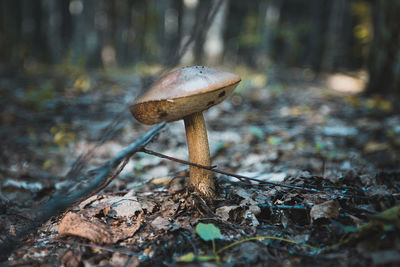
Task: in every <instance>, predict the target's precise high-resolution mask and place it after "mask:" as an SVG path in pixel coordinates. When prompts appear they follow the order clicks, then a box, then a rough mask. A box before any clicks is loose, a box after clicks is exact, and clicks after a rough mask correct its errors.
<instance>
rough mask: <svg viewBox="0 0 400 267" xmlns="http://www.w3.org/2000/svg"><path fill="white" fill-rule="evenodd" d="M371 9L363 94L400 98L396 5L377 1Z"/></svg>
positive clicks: (394, 0) (398, 11) (399, 36)
mask: <svg viewBox="0 0 400 267" xmlns="http://www.w3.org/2000/svg"><path fill="white" fill-rule="evenodd" d="M375 5H376V6H375V7H373V10H374V12H373V31H374V32H373V34H374V37H373V41H372V47H371V51H370V57H369V64H368V71H369V84H368V87H367V93H369V94H372V93H373V94H376V93H379V94H390V95H397V96H400V31H399V27H400V23H399V14H400V1H397V0H380V1H377V2H375Z"/></svg>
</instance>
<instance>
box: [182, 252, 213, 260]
mask: <svg viewBox="0 0 400 267" xmlns="http://www.w3.org/2000/svg"><path fill="white" fill-rule="evenodd" d="M195 260H199V261H210V260H215V256H200V255H199V256H197V258H196V255H194V253H193V252H189V253H187V254H185V255H182V256H180V257H178V258H176V261H177V262H193V261H195Z"/></svg>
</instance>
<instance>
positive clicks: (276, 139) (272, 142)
mask: <svg viewBox="0 0 400 267" xmlns="http://www.w3.org/2000/svg"><path fill="white" fill-rule="evenodd" d="M267 143H268V144H270V145H279V144H280V143H282V139H281V138H279V137H277V136H269V137H268V138H267Z"/></svg>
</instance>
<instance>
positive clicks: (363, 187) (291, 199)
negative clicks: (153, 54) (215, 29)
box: [0, 67, 400, 266]
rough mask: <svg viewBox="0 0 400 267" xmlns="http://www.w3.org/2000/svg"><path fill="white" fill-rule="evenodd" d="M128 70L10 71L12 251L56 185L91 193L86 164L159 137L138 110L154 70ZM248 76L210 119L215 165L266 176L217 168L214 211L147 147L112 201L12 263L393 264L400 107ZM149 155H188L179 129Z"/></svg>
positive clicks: (52, 229) (29, 244)
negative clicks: (150, 135) (135, 105)
mask: <svg viewBox="0 0 400 267" xmlns="http://www.w3.org/2000/svg"><path fill="white" fill-rule="evenodd" d="M131 71H132V70H131ZM131 71H124V70H119V71H112V72H111V71H109V72H100V71H92V72H86V71H82V70H76V69H69V68H61V67H60V68H52V70H51V71H50V70H48V69H46V68H45V69H42V68H40V67H37V68H32V69H28V70H26V71H25V72H24V73H19V74H17V75H13V76H8V77H6V76H3V77H0V90H1V98H0V105H1V110H0V111H1V114H0V120H1V128H0V138H1V140H2V141H1V150H0V162H1V166H0V189H1V191H0V200H1V203H0V242H3V245H4V242H8V241H7V240H8V239H7V237H10V236H11V237H12V236H13V235H17V233H18V231H19V229H21V228H23V227H24V226H26V225H29V224H30V223H32V221H31V220H32V219H33V218H35V213H37V212H38V207H39V209H40V207H43V206H41V205H42V204H43V203H46V201H48V200H49V199H50V197H51V196H53V195H54V194H55V192H57V191H62V190H66V188H65V187H66V186H68V187H70V185H71V181H73V182H74V183H76V184H78V186H81V187H82V186H85V183H84V180H85V181H87V180H90V179H91V176H90V174H91V172H90V170H91V169H93V168H95V167H98V166H101V165H102V164H104V163H105V162H106V161H107V160H109V159H111V158H113V157H114V156H115V155H116V154H117V153H118V152H120V151H121V150H123V149H124V148H125V147H126V146H127V145H129V144H130V143H132V142H134V141H135V140H137V139H139V138H140V137H141V136H142V135H143V134H144V133H145V132H146V131H148V130H149V129H151V128H152V127H150V126H145V125H142V124H139V123H138V122H137V121H135V120H134V119H133V117H132V116H131V115H130V113H129V110H128V105H129V103H130V102H131V101H132V100H133V99H134V98H135V97H136V96H137V95H138V94H139V90H138V88H140V87H141V86H142V83H143V81H142V79H141V78H140V77H141V76H142V75H145V74H146V73H148V72H152V71H153V70H152V68H148V70H147V69H145V70H144V71H143V69H141V71H143V72H142V73H141V72H140V71H138V72H137V73H138V75H131V74H130V73H132V72H131ZM231 71H234V70H231ZM237 71H238V74H239V75H241V76H242V78H243V80H242V82H241V85H240V86H239V87H238V88H237V90H236V93H234V94H233V95H232V96H231V97H230V98H228V99H227V100H226V101H225V102H223V103H221V104H220V105H218V106H215V107H213V108H211V109H210V110H209V111H207V112H205V119H206V123H207V127H208V136H209V143H210V150H211V155H212V163H213V165H216V166H217V168H218V169H220V170H224V171H227V172H231V173H236V174H240V175H242V176H246V177H250V178H255V179H257V180H258V181H255V180H249V179H241V180H239V179H236V178H234V177H230V176H227V175H221V174H216V183H217V184H218V190H219V197H218V198H217V199H216V200H214V201H211V202H205V201H204V200H203V199H202V198H201V197H200V196H198V195H196V194H193V193H191V192H189V191H188V190H187V186H186V185H187V183H188V166H187V165H185V164H179V163H176V162H172V161H168V160H166V159H162V158H159V157H155V156H151V155H147V154H144V153H143V152H140V153H136V154H135V155H133V156H132V157H131V159H130V160H129V162H127V164H126V166H125V167H124V169H123V170H122V171H121V173H120V174H119V175H118V177H117V178H116V179H114V180H113V181H112V183H111V184H110V185H109V186H108V187H106V188H105V189H104V190H103V191H102V192H101V193H99V194H96V195H94V196H92V197H90V198H89V199H86V200H84V201H83V202H81V203H79V204H77V205H74V206H71V207H69V208H68V211H64V212H63V213H62V214H55V215H54V216H53V217H51V218H50V219H49V220H47V221H46V223H44V224H43V225H41V226H40V227H39V228H38V229H35V231H33V233H31V234H28V235H27V236H25V237H24V238H23V239H22V240H19V242H18V246H17V247H16V248H15V249H14V251H13V252H12V254H10V255H7V258H5V259H4V258H3V259H2V260H3V264H7V265H13V266H42V265H47V266H52V265H61V264H63V265H64V266H110V265H111V266H150V265H151V266H163V265H178V266H180V265H183V266H198V265H200V266H214V265H217V264H223V265H225V266H310V265H315V264H319V265H323V266H349V265H352V266H382V265H384V266H395V265H397V266H398V265H399V264H400V252H399V251H400V239H399V238H400V234H399V233H400V229H399V228H400V205H399V202H400V168H399V163H400V109H399V108H400V107H399V106H398V105H397V106H396V104H397V102H395V101H390V100H388V99H384V98H382V97H379V96H375V97H370V98H366V97H361V96H357V95H348V94H343V93H340V92H337V91H334V90H332V89H330V88H329V86H328V85H327V83H326V82H325V79H324V78H318V79H315V80H312V81H311V80H310V79H309V72H304V71H303V70H286V71H281V72H277V73H278V74H279V75H278V74H276V73H275V74H274V75H275V76H273V75H272V74H270V73H269V74H268V75H269V76H268V77H269V79H268V81H266V79H265V77H266V76H265V73H253V72H250V71H246V70H243V69H242V70H237ZM395 103H396V104H395ZM146 148H147V149H150V150H154V151H157V152H160V153H163V154H166V155H169V156H173V157H176V158H180V159H187V156H188V154H187V147H186V139H185V132H184V127H183V123H182V122H179V121H178V122H173V123H168V124H167V125H166V126H165V127H164V128H163V129H162V131H160V133H159V135H158V136H157V137H156V138H155V139H154V140H153V141H152V142H151V143H150V144H148V145H147V146H146ZM80 155H86V156H85V157H79V156H80ZM77 159H78V161H76V160H77ZM77 163H79V164H77ZM78 165H79V168H77V167H76V166H78ZM71 166H73V167H71ZM71 168H72V169H74V168H75V169H74V170H76V169H77V170H78V171H77V172H71V171H70V170H71ZM85 174H87V175H85ZM273 183H275V184H280V186H277V185H274V184H273ZM240 240H241V241H240ZM238 241H240V242H238ZM235 242H236V243H235Z"/></svg>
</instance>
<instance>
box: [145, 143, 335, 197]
mask: <svg viewBox="0 0 400 267" xmlns="http://www.w3.org/2000/svg"><path fill="white" fill-rule="evenodd" d="M140 152H143V153H146V154H149V155H153V156H156V157H159V158H164V159H168V160H171V161H175V162H178V163H181V164H186V165H190V166H195V167H198V168H202V169H206V170H210V171H213V172H216V173H220V174H224V175H227V176H231V177H234V178H237V179H239V180H241V181H242V180H249V181H254V182H258V183H260V184H268V185H273V186H281V187H286V188H291V189H296V190H301V191H307V192H313V193H325V194H326V193H327V192H324V191H320V190H316V189H310V188H303V187H299V186H295V185H290V184H279V183H274V182H268V181H263V180H260V179H256V178H251V177H247V176H244V175H240V174H236V173H231V172H227V171H223V170H219V169H216V166H204V165H200V164H196V163H192V162H189V161H186V160H182V159H177V158H174V157H171V156H167V155H164V154H161V153H158V152H155V151H152V150H148V149H146V148H142V149H141V150H140Z"/></svg>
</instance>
